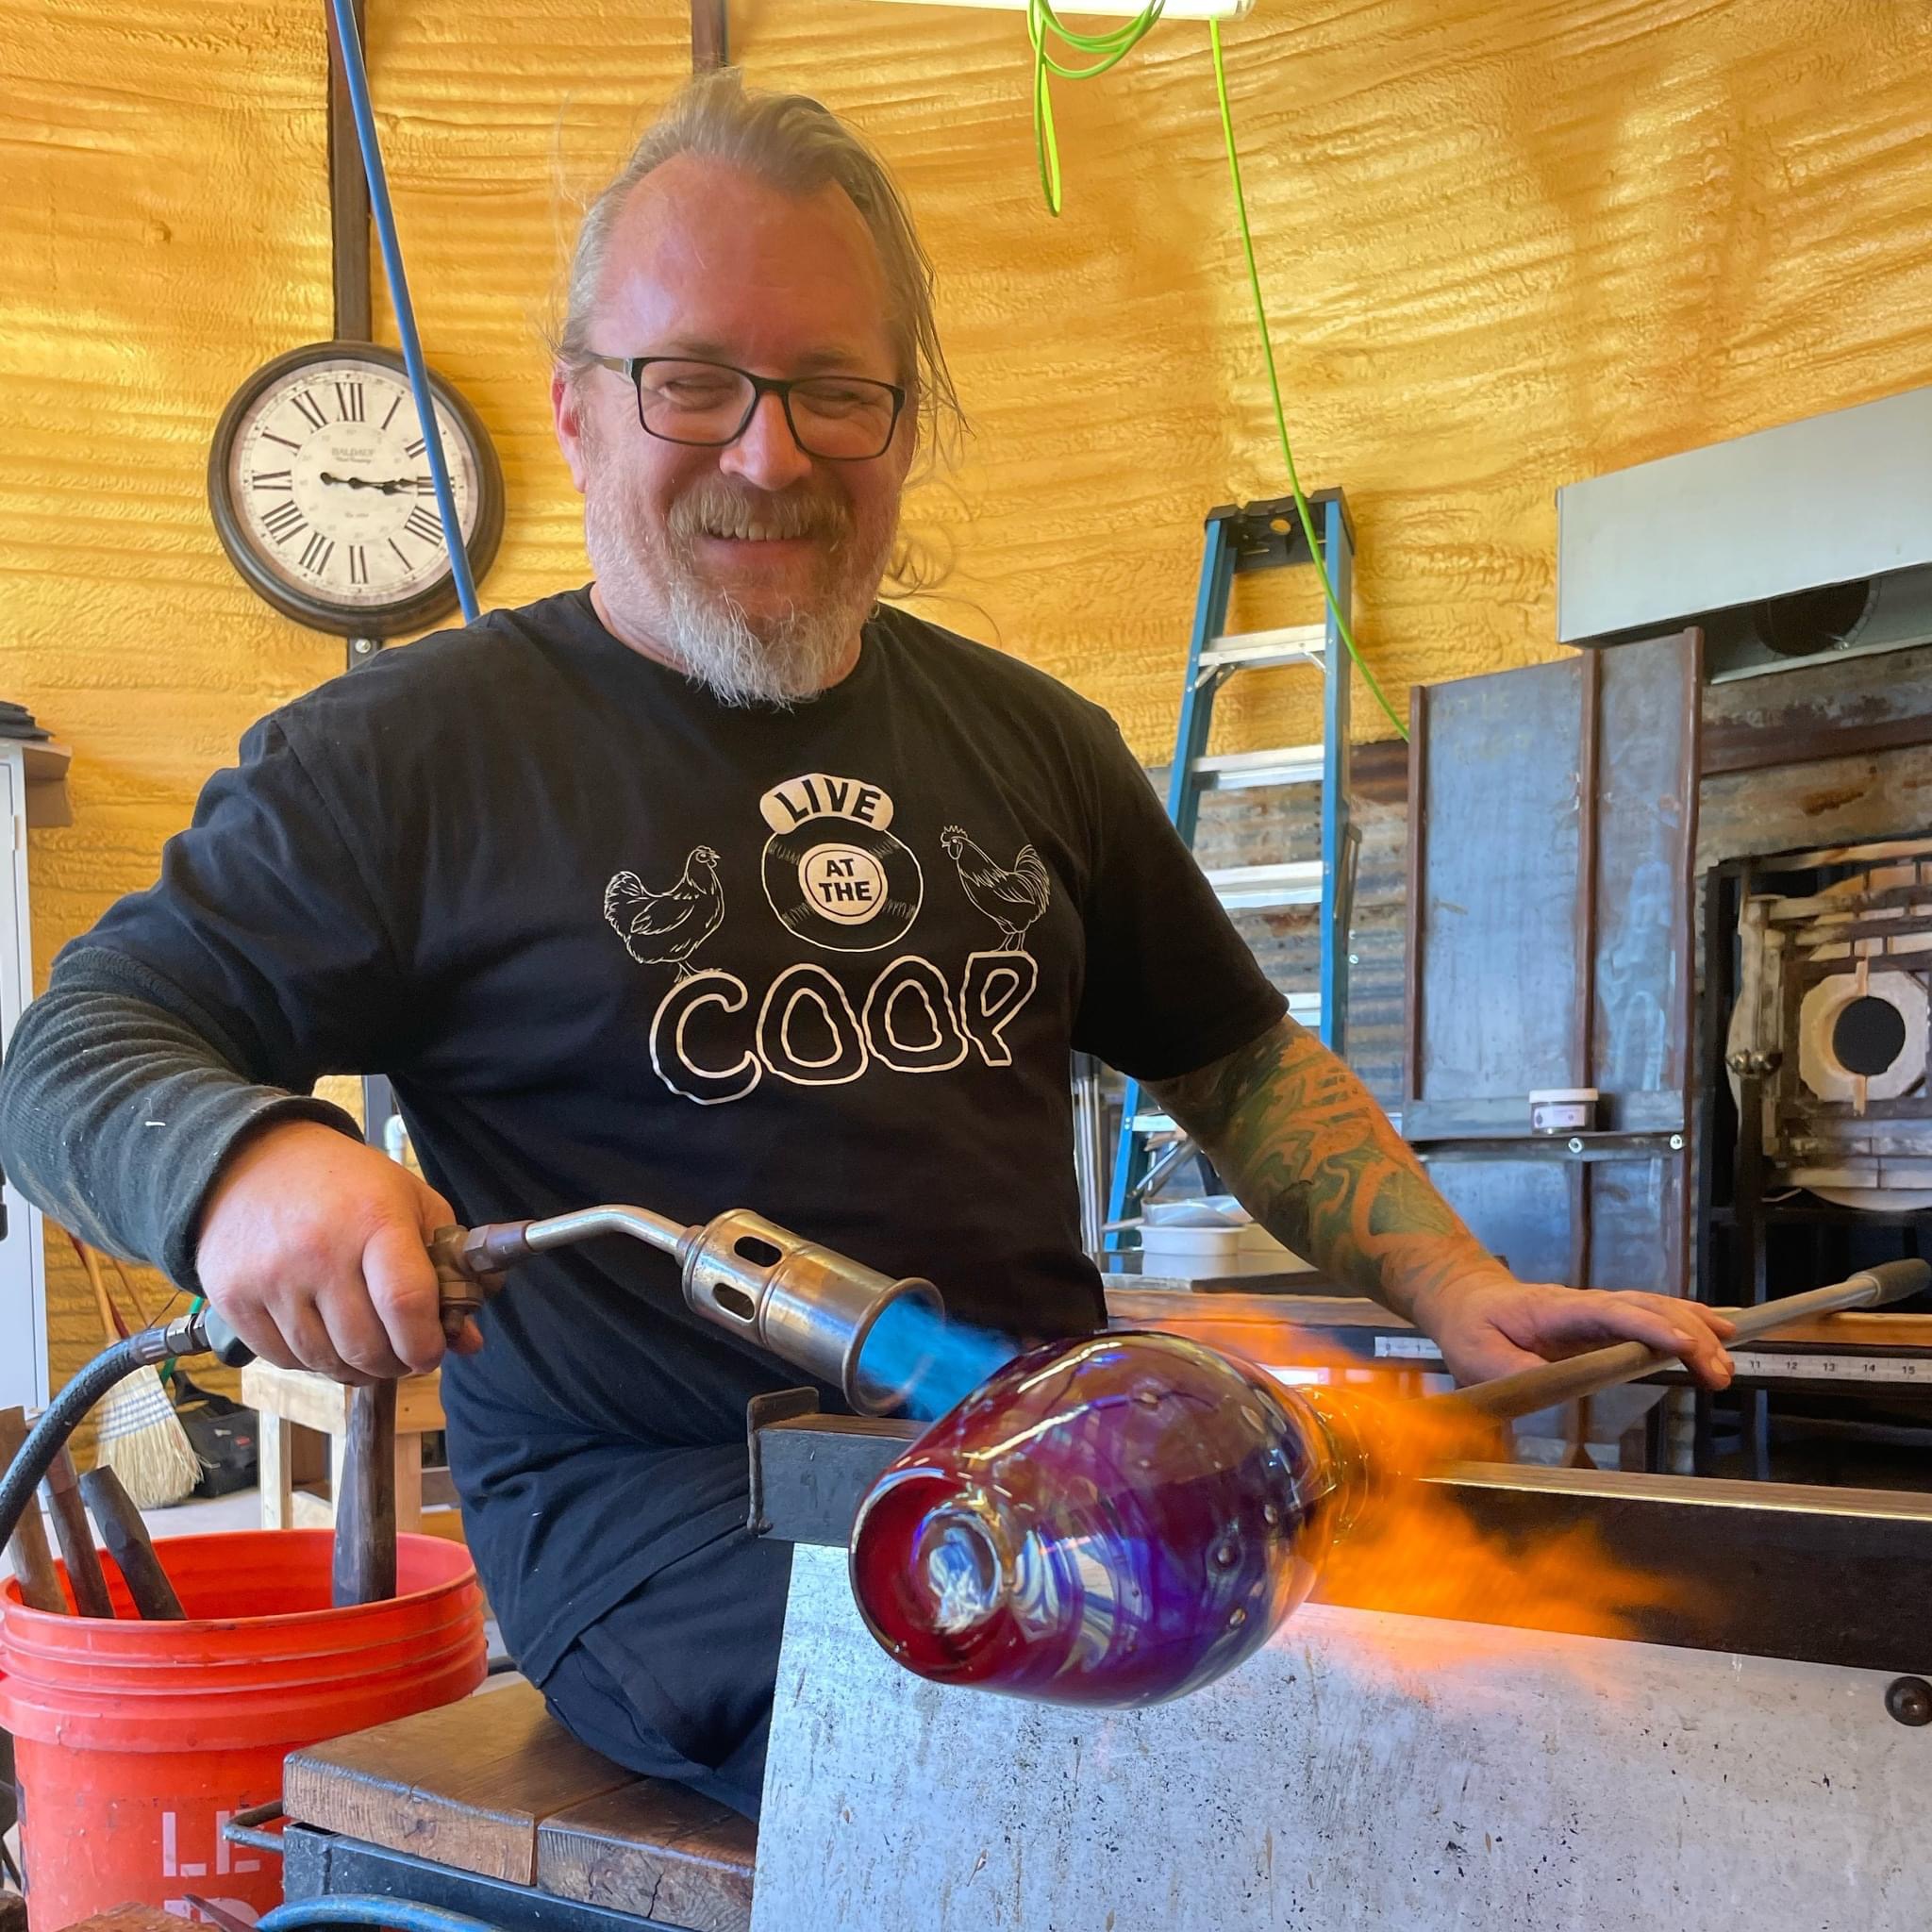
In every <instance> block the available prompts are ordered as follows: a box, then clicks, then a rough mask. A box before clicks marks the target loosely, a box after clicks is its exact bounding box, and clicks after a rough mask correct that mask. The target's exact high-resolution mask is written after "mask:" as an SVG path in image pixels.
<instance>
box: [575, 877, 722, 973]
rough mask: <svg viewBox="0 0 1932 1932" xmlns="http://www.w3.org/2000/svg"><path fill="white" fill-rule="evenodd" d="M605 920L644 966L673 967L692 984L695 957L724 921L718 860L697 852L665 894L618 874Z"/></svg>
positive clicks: (607, 894)
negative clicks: (692, 960)
mask: <svg viewBox="0 0 1932 1932" xmlns="http://www.w3.org/2000/svg"><path fill="white" fill-rule="evenodd" d="M604 917H605V918H606V919H608V921H609V922H610V924H611V925H612V927H613V928H614V929H615V930H616V933H617V936H618V938H619V939H621V940H622V941H624V947H625V952H627V953H628V954H629V955H630V956H631V958H633V959H635V960H636V961H637V962H638V964H639V965H640V966H675V967H676V968H677V976H678V978H679V979H680V980H685V979H689V978H690V977H691V974H692V972H693V971H694V970H695V969H694V968H693V967H692V966H691V955H692V954H693V953H695V952H696V951H697V949H698V948H699V947H700V946H701V945H703V944H704V942H705V941H707V940H708V939H709V938H710V937H711V935H712V934H713V933H714V932H716V931H717V930H718V928H719V926H720V925H721V924H723V923H724V885H723V883H722V882H721V881H720V879H719V877H718V855H717V854H716V853H715V852H713V851H712V850H711V848H710V847H709V846H708V845H695V846H693V847H692V848H691V857H690V858H687V859H686V860H685V861H684V876H683V877H682V878H680V879H679V880H678V882H677V883H676V884H675V886H673V887H671V888H670V890H669V891H663V892H653V891H648V890H647V889H646V887H645V885H644V883H643V881H642V880H641V879H640V878H639V877H638V875H637V874H636V873H634V872H621V873H618V874H615V875H614V876H613V877H612V879H611V881H610V883H609V884H608V886H606V887H605V888H604Z"/></svg>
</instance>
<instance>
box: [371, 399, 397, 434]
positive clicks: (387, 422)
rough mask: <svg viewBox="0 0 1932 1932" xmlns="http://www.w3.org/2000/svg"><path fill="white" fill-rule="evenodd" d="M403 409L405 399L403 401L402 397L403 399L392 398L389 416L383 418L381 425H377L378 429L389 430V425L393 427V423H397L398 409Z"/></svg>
mask: <svg viewBox="0 0 1932 1932" xmlns="http://www.w3.org/2000/svg"><path fill="white" fill-rule="evenodd" d="M402 407H403V399H402V397H401V396H395V397H392V398H391V402H390V406H389V412H388V414H387V415H385V416H384V417H383V419H382V421H381V423H379V424H378V425H376V426H377V427H378V428H381V429H387V428H388V427H389V425H391V423H393V422H394V421H395V415H396V411H397V410H398V409H400V408H402Z"/></svg>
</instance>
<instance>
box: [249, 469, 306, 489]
mask: <svg viewBox="0 0 1932 1932" xmlns="http://www.w3.org/2000/svg"><path fill="white" fill-rule="evenodd" d="M248 480H249V481H250V482H251V483H252V484H254V485H255V487H256V488H257V489H258V490H292V489H294V487H295V486H294V484H293V482H292V481H291V479H290V475H289V472H288V471H287V470H257V471H255V472H253V473H252V474H251V475H250V476H249V478H248Z"/></svg>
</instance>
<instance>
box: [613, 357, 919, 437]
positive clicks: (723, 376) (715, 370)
mask: <svg viewBox="0 0 1932 1932" xmlns="http://www.w3.org/2000/svg"><path fill="white" fill-rule="evenodd" d="M588 359H589V360H590V361H591V362H594V363H595V364H596V365H597V366H598V367H599V368H600V369H614V370H615V371H616V372H617V373H618V374H619V375H622V376H624V377H625V378H626V379H627V380H628V381H629V382H630V383H631V384H632V385H634V387H635V388H636V390H637V392H638V421H639V422H640V423H641V425H643V427H644V429H645V431H646V432H647V433H648V434H650V435H652V436H655V437H658V438H659V439H661V440H662V441H665V442H681V443H686V444H688V445H690V446H691V447H692V448H695V449H722V448H723V447H724V445H725V444H726V443H730V442H736V441H738V439H739V438H740V437H741V436H742V435H743V434H744V432H745V431H746V429H748V428H749V427H750V426H751V419H752V416H753V414H754V412H755V411H756V410H757V408H758V404H759V403H760V402H761V401H762V400H763V399H764V398H765V397H766V396H768V395H772V396H776V397H777V398H778V402H779V405H780V406H781V407H782V408H783V409H784V411H785V420H786V422H787V423H789V424H790V425H791V434H792V437H793V439H794V440H795V441H797V444H798V446H799V448H800V449H802V450H803V451H804V452H805V453H806V455H807V456H808V457H819V458H823V459H824V461H826V462H831V463H859V462H864V461H866V460H867V459H868V458H872V457H882V456H884V455H885V453H886V451H887V449H888V448H889V447H890V445H891V441H892V431H893V430H894V429H896V428H897V427H898V425H899V412H900V410H901V409H903V408H905V407H906V391H904V390H903V389H902V388H900V386H899V385H898V384H897V383H895V382H874V381H873V380H872V379H871V378H870V377H869V376H863V375H799V376H792V377H791V378H789V379H781V378H779V377H775V376H770V375H753V374H752V373H751V371H750V370H748V369H734V368H733V367H732V366H731V364H730V363H728V362H692V361H687V360H685V359H683V358H679V357H675V356H591V357H590V358H588Z"/></svg>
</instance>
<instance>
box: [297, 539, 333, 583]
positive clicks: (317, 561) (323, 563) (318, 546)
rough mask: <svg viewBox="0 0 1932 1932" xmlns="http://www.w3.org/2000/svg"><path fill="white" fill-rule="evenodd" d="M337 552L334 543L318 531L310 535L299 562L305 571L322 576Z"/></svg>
mask: <svg viewBox="0 0 1932 1932" xmlns="http://www.w3.org/2000/svg"><path fill="white" fill-rule="evenodd" d="M335 550H336V546H335V544H334V542H333V541H331V540H330V539H329V538H327V537H325V536H324V535H323V534H322V532H321V531H320V530H316V531H313V532H312V533H311V534H310V536H309V539H308V543H307V544H306V545H305V546H304V548H303V551H302V555H301V558H300V559H299V561H300V563H301V565H302V568H303V569H304V570H308V571H313V572H314V573H315V575H317V576H320V575H322V574H323V572H324V571H325V570H326V569H327V568H328V560H329V558H331V557H333V556H334V555H335Z"/></svg>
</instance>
